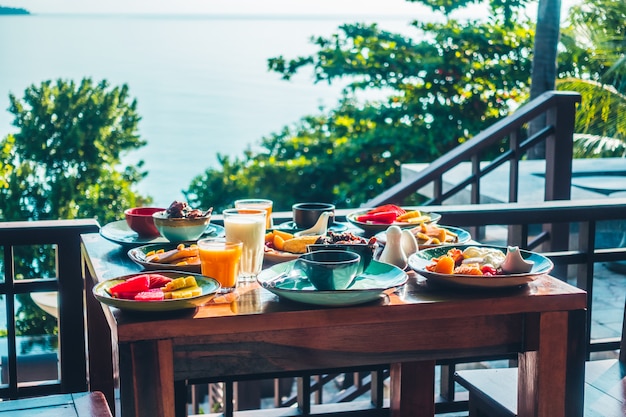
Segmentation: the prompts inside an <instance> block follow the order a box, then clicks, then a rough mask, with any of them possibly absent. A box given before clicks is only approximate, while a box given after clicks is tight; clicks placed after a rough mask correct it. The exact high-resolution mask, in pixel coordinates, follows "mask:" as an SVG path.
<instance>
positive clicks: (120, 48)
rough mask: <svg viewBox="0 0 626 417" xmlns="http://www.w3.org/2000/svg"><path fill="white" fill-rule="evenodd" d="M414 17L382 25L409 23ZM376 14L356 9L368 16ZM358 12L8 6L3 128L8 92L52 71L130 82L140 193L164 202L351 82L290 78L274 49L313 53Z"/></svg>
mask: <svg viewBox="0 0 626 417" xmlns="http://www.w3.org/2000/svg"><path fill="white" fill-rule="evenodd" d="M410 19H411V18H410V17H406V18H404V17H396V18H386V20H383V21H379V22H378V23H379V24H380V26H381V27H383V28H385V29H387V30H395V31H397V32H405V33H411V28H410V27H409V21H410ZM377 20H378V19H376V18H370V19H369V20H368V19H365V18H360V19H358V21H365V22H369V23H372V22H374V21H377ZM355 21H357V19H354V18H351V17H350V16H339V17H323V18H310V17H307V16H291V17H245V16H241V17H234V16H221V17H220V16H141V15H104V16H102V15H31V16H0V62H1V65H0V136H1V137H4V136H5V135H6V134H7V133H9V132H13V131H15V128H14V127H13V126H12V122H13V115H12V114H11V113H9V112H8V111H7V109H8V107H9V98H8V97H9V93H13V94H14V95H16V96H17V97H19V98H21V97H23V95H24V90H25V89H26V88H27V87H28V86H30V85H32V84H35V85H39V84H40V83H41V82H42V81H44V80H56V79H58V78H62V79H65V80H75V81H76V82H79V81H80V80H81V79H82V78H84V77H91V78H92V79H93V80H94V82H98V81H100V80H102V79H106V80H108V81H109V82H110V84H111V85H112V86H120V85H122V84H127V85H128V86H129V89H130V96H131V98H136V99H137V102H138V107H137V109H138V113H139V115H140V116H141V117H142V120H141V122H140V124H139V130H140V135H141V138H142V139H144V140H146V141H147V143H148V144H147V146H145V147H142V148H141V149H139V150H138V151H134V152H131V153H129V154H127V155H124V156H123V161H124V162H125V163H130V164H135V163H137V162H138V161H139V160H143V161H144V162H145V165H144V167H143V168H144V170H147V171H148V176H147V177H146V178H145V179H144V180H143V181H141V182H140V184H139V186H138V189H137V191H139V192H141V193H142V194H144V195H150V196H152V197H153V198H154V202H155V205H158V206H167V205H169V204H170V203H171V202H172V201H173V200H175V199H182V198H183V194H182V190H184V189H187V188H188V186H189V184H190V182H191V180H192V179H193V178H194V177H195V176H197V175H200V174H201V173H203V172H204V171H205V170H206V169H207V168H209V167H212V168H218V167H219V164H218V162H217V161H218V160H217V155H218V154H221V155H228V156H231V157H236V156H242V155H243V152H244V150H245V149H246V148H247V147H251V148H252V149H258V148H257V147H258V144H259V143H260V140H261V138H262V137H264V136H269V135H270V134H272V133H275V132H279V131H281V130H282V128H283V127H284V126H287V125H292V124H294V123H296V122H297V121H298V120H299V119H300V118H301V117H302V116H304V115H308V114H317V113H318V112H319V111H320V110H319V109H320V108H321V107H323V108H327V109H328V108H332V107H333V106H334V105H335V104H336V103H337V100H338V99H339V97H340V94H341V89H342V87H343V86H344V85H345V82H344V84H339V85H328V84H325V83H320V84H314V82H313V76H312V70H311V69H306V70H304V71H302V73H301V74H298V75H296V76H295V77H294V79H293V80H292V81H284V80H281V77H280V74H277V73H272V72H269V71H268V70H267V59H268V58H270V57H276V56H279V55H284V56H285V58H287V59H292V58H295V57H297V56H301V55H306V54H310V53H312V52H314V51H316V50H317V48H316V47H315V46H314V45H312V44H311V43H310V38H311V37H312V36H329V35H331V34H332V33H334V32H336V29H337V27H338V26H339V25H340V24H342V23H346V22H355Z"/></svg>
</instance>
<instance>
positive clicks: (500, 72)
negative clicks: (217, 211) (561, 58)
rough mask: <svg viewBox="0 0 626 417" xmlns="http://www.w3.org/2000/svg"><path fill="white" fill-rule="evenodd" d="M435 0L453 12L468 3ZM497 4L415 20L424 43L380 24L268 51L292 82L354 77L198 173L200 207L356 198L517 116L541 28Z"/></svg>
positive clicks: (195, 191)
mask: <svg viewBox="0 0 626 417" xmlns="http://www.w3.org/2000/svg"><path fill="white" fill-rule="evenodd" d="M429 3H431V7H433V9H435V10H440V9H441V10H444V11H445V13H450V12H451V11H452V10H454V7H455V6H457V5H462V4H467V3H470V2H469V1H468V2H450V1H440V0H429ZM514 4H515V5H521V4H523V2H514ZM492 5H493V9H492V10H493V17H492V18H491V19H490V20H489V21H486V22H468V23H461V22H458V21H456V20H454V19H451V18H448V19H447V20H445V22H443V23H427V22H426V23H425V22H417V21H416V22H413V26H414V27H415V29H416V38H418V39H420V40H419V41H416V40H413V39H412V38H408V37H405V36H401V35H398V34H394V33H390V32H387V31H384V30H381V29H379V28H378V27H377V25H375V24H374V25H365V24H358V23H356V24H345V25H342V26H340V27H339V29H338V33H336V34H335V35H333V36H331V37H329V38H322V37H318V38H314V39H313V42H314V43H315V44H316V45H317V46H318V47H319V50H318V52H317V53H315V54H313V55H310V56H302V57H297V58H294V59H291V60H288V59H285V58H284V57H282V56H279V57H275V58H272V59H270V60H269V68H270V69H271V70H273V71H275V72H278V73H279V74H281V76H282V77H283V78H284V79H287V80H288V79H289V78H290V77H291V76H293V74H295V73H297V72H298V70H299V69H300V68H302V67H305V66H312V67H313V70H314V74H315V80H316V82H329V83H332V82H333V81H335V80H337V79H340V78H343V79H345V78H349V79H350V80H351V82H350V83H349V85H348V86H347V88H346V91H345V95H344V97H343V99H342V100H341V101H340V102H339V103H338V105H337V107H336V108H335V109H332V110H330V111H326V112H325V113H323V114H319V115H315V116H306V117H304V118H302V120H301V121H300V122H299V123H298V124H297V125H296V126H293V127H291V128H288V127H286V128H284V129H283V130H282V131H280V132H278V133H275V134H273V135H271V136H269V137H266V138H263V139H262V141H261V146H262V148H263V149H264V150H263V151H262V152H260V153H258V154H254V153H252V152H251V151H248V152H246V154H245V155H244V157H243V158H241V159H239V158H236V159H230V158H222V159H221V161H222V169H223V172H220V170H214V169H209V170H207V171H205V173H203V174H202V175H200V176H199V177H197V178H196V179H195V180H194V182H193V183H192V184H191V186H190V187H189V189H188V190H187V192H186V196H187V198H188V200H189V201H190V202H191V204H192V205H195V206H199V207H202V206H209V205H212V206H220V205H221V204H230V203H232V201H233V200H235V199H236V198H240V197H244V196H250V195H256V196H268V197H271V198H272V199H273V200H274V202H275V207H276V210H286V209H289V208H290V207H291V204H292V203H294V202H297V201H312V200H320V201H326V202H332V203H335V204H336V205H337V206H338V207H348V206H355V205H359V204H361V203H362V202H364V201H367V200H368V199H370V198H371V197H373V196H374V195H377V194H379V193H380V192H382V191H383V190H385V189H387V188H389V187H390V186H391V185H392V184H395V183H396V182H398V181H399V179H400V166H401V164H402V163H405V162H429V161H431V160H433V159H434V158H436V157H438V156H440V155H441V154H443V153H445V152H447V151H449V150H451V149H453V148H454V147H456V146H457V145H458V144H459V143H462V142H464V141H466V140H468V139H469V138H471V137H472V135H473V134H475V133H477V132H479V131H481V130H482V129H484V128H485V127H486V126H488V125H491V124H492V123H493V122H494V121H495V120H497V119H499V118H501V117H503V116H505V115H507V114H509V112H510V111H511V108H512V105H514V104H515V101H516V100H517V99H518V97H520V96H522V95H524V94H525V92H526V91H527V90H528V88H529V81H530V63H531V62H530V55H531V48H532V45H531V41H532V33H533V32H532V25H531V24H530V22H528V21H526V20H523V19H521V18H518V17H517V15H516V14H515V13H516V10H517V9H516V8H515V7H513V8H511V7H509V6H510V2H501V1H494V2H493V3H492ZM366 89H385V91H390V93H389V96H388V97H386V98H384V99H381V100H379V101H370V102H364V103H362V102H360V101H359V100H357V97H358V93H359V92H360V91H362V90H366ZM498 152H499V149H494V150H492V155H495V154H497V153H498ZM488 156H489V155H485V157H488Z"/></svg>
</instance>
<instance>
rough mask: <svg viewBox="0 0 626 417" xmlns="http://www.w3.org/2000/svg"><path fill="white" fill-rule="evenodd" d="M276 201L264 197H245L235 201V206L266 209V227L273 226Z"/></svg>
mask: <svg viewBox="0 0 626 417" xmlns="http://www.w3.org/2000/svg"><path fill="white" fill-rule="evenodd" d="M273 206H274V202H273V201H272V200H267V199H264V198H244V199H242V200H237V201H235V208H238V209H257V210H265V228H266V229H271V228H272V207H273Z"/></svg>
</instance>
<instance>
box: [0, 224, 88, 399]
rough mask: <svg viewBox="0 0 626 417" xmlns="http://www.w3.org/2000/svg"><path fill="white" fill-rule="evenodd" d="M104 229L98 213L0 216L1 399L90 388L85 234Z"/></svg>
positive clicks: (80, 390) (74, 391)
mask: <svg viewBox="0 0 626 417" xmlns="http://www.w3.org/2000/svg"><path fill="white" fill-rule="evenodd" d="M98 231H99V225H98V222H97V221H95V220H91V219H90V220H49V221H28V222H1V223H0V247H1V248H2V256H1V257H0V262H1V266H2V269H3V272H4V279H2V278H0V297H1V298H0V312H4V315H5V316H6V317H4V318H5V319H6V320H5V322H4V323H3V322H1V321H0V331H2V332H4V331H5V330H6V331H5V332H4V333H5V335H4V336H0V357H1V358H2V363H1V364H0V366H1V376H2V385H1V386H0V398H3V399H17V398H22V397H32V396H42V395H49V394H64V393H76V392H82V391H86V390H87V389H88V380H87V355H86V348H85V344H86V343H85V291H84V289H85V286H84V283H83V279H82V269H81V268H82V262H81V248H80V245H81V243H80V242H81V241H80V235H81V234H83V233H94V232H98ZM43 296H45V297H43ZM2 319H3V317H2V315H1V314H0V320H2ZM5 323H6V329H2V328H1V327H3V324H5Z"/></svg>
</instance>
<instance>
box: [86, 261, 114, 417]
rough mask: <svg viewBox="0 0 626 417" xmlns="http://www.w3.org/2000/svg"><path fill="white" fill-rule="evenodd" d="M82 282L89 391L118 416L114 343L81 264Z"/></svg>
mask: <svg viewBox="0 0 626 417" xmlns="http://www.w3.org/2000/svg"><path fill="white" fill-rule="evenodd" d="M83 279H84V281H85V294H86V296H85V299H86V301H85V308H86V313H87V339H88V347H89V349H88V352H89V390H90V391H101V392H102V393H104V395H105V397H106V399H107V402H108V404H109V408H110V409H111V410H112V412H113V415H118V416H119V414H120V412H119V410H116V408H115V405H116V404H115V390H116V387H117V386H118V382H119V381H118V380H117V375H118V369H117V341H114V340H113V337H114V336H115V335H112V334H111V328H110V327H109V325H108V324H107V319H106V317H105V315H104V311H103V309H102V308H103V307H102V305H101V304H100V302H99V301H98V300H96V298H95V297H94V296H93V295H92V294H91V292H92V290H93V287H94V284H95V278H94V276H93V275H92V274H91V271H90V270H89V267H88V266H87V265H86V263H85V262H83Z"/></svg>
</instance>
